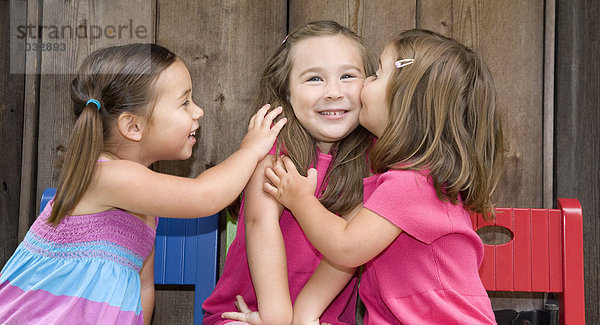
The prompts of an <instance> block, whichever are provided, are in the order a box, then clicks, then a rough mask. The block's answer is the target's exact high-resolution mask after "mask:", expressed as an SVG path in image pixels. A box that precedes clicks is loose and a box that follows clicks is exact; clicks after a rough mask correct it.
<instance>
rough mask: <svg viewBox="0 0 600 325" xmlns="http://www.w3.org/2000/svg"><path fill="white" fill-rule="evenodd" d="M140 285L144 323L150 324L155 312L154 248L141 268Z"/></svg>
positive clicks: (145, 324)
mask: <svg viewBox="0 0 600 325" xmlns="http://www.w3.org/2000/svg"><path fill="white" fill-rule="evenodd" d="M140 285H141V288H140V294H141V297H142V311H143V313H144V325H149V324H150V322H151V321H152V313H153V312H154V248H152V252H150V255H148V257H147V258H146V261H144V265H143V266H142V269H141V270H140Z"/></svg>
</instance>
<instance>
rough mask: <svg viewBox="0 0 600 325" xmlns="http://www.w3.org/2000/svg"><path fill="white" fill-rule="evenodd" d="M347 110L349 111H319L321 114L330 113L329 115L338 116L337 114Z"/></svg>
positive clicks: (344, 111)
mask: <svg viewBox="0 0 600 325" xmlns="http://www.w3.org/2000/svg"><path fill="white" fill-rule="evenodd" d="M346 112H348V111H346V110H335V111H322V112H319V114H321V115H329V116H336V115H343V114H345V113H346Z"/></svg>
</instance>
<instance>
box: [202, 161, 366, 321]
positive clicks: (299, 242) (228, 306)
mask: <svg viewBox="0 0 600 325" xmlns="http://www.w3.org/2000/svg"><path fill="white" fill-rule="evenodd" d="M271 154H273V151H272V152H271ZM330 163H331V156H330V155H327V154H323V153H319V154H318V157H317V166H316V169H317V171H318V183H317V189H320V188H321V186H322V184H323V179H324V177H325V174H326V171H327V167H328V166H329V164H330ZM317 191H318V190H317ZM279 225H280V227H281V232H282V233H283V239H284V241H285V249H286V253H287V268H288V281H289V285H290V296H291V299H292V303H293V302H294V301H295V300H296V297H297V296H298V293H300V290H301V289H302V288H303V287H304V285H305V284H306V282H308V279H309V278H310V276H311V275H312V273H313V272H314V270H315V269H316V268H317V266H318V265H319V262H320V261H321V259H322V255H321V254H320V253H319V252H318V251H317V250H316V249H315V248H314V247H313V246H312V244H311V243H310V242H309V240H308V238H306V235H305V234H304V232H303V231H302V229H301V228H300V226H299V225H298V222H297V221H296V219H294V216H293V215H292V214H291V213H290V211H289V210H287V209H284V210H283V214H282V216H281V219H280V221H279ZM245 242H246V239H245V227H244V205H243V202H242V208H241V210H240V214H239V219H238V223H237V233H236V237H235V239H234V240H233V242H232V243H231V246H230V247H229V252H228V253H227V259H226V261H225V268H224V270H223V275H221V277H220V278H219V282H218V283H217V286H216V287H215V290H214V291H213V293H212V294H211V295H210V297H208V298H207V299H206V300H205V301H204V304H203V305H202V307H203V309H204V310H205V315H204V324H207V325H210V324H224V323H227V322H231V320H225V319H222V318H221V314H222V313H224V312H227V311H237V309H236V307H235V306H234V302H235V296H236V295H238V294H239V295H242V296H243V297H244V300H245V301H246V303H247V304H248V307H249V308H250V309H252V310H257V302H256V294H255V292H254V287H253V285H252V279H251V277H250V271H249V269H248V258H247V255H246V246H245ZM356 284H357V278H356V276H355V277H353V278H352V280H350V282H349V283H348V285H346V287H345V288H344V289H343V290H342V291H341V292H340V293H339V294H338V296H337V297H336V298H335V299H334V300H333V302H332V303H331V304H330V305H329V307H327V309H326V310H325V311H324V312H323V315H321V318H320V319H321V321H322V322H327V323H331V324H355V309H356V294H357V290H356Z"/></svg>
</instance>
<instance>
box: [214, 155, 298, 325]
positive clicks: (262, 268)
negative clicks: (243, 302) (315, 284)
mask: <svg viewBox="0 0 600 325" xmlns="http://www.w3.org/2000/svg"><path fill="white" fill-rule="evenodd" d="M272 158H273V156H267V157H265V158H264V159H263V160H262V161H261V162H260V163H259V164H258V166H257V168H256V171H255V172H254V175H253V176H252V178H251V179H250V182H249V183H248V185H247V186H246V191H245V198H244V225H245V229H246V252H247V254H248V266H249V269H250V275H251V277H252V284H253V286H254V290H255V292H256V298H257V303H258V313H256V312H251V311H250V312H247V313H243V312H242V313H227V314H224V315H226V316H227V317H228V318H231V319H236V320H241V321H245V322H249V323H252V324H289V323H290V322H291V319H292V302H291V298H290V292H289V285H288V276H287V259H286V251H285V244H284V241H283V235H282V233H281V228H280V227H279V218H280V216H281V213H282V211H283V206H282V205H281V204H279V203H278V202H277V201H276V200H275V199H274V198H273V197H271V196H270V195H268V194H267V193H265V192H264V191H263V190H262V187H263V183H264V182H265V181H266V177H265V172H264V170H265V168H266V167H267V166H271V165H272V163H271V160H272ZM240 311H242V309H240Z"/></svg>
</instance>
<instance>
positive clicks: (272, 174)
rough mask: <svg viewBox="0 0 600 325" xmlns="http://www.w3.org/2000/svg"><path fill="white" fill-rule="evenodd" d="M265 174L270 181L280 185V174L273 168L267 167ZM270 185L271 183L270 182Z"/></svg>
mask: <svg viewBox="0 0 600 325" xmlns="http://www.w3.org/2000/svg"><path fill="white" fill-rule="evenodd" d="M265 176H267V178H268V179H269V181H270V182H271V183H272V184H273V185H275V186H278V185H279V183H280V181H281V179H280V178H279V176H278V175H277V174H275V172H274V171H273V169H271V168H270V167H267V168H265ZM269 185H271V184H269Z"/></svg>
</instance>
